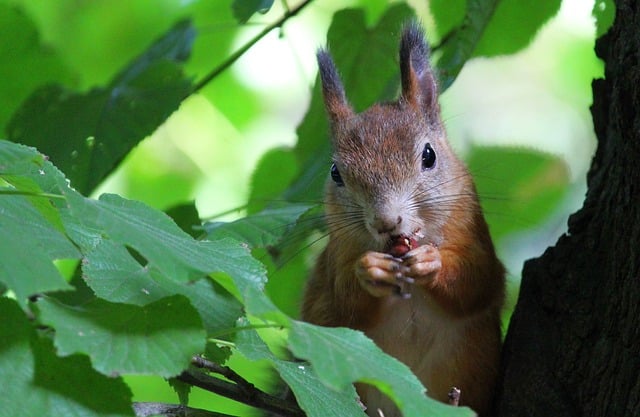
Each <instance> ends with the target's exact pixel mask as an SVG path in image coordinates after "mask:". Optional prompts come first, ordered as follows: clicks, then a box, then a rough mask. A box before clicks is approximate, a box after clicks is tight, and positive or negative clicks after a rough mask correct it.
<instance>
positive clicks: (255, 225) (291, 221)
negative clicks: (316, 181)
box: [205, 204, 312, 248]
mask: <svg viewBox="0 0 640 417" xmlns="http://www.w3.org/2000/svg"><path fill="white" fill-rule="evenodd" d="M311 207H312V206H309V205H302V204H291V205H287V206H284V207H281V208H273V209H265V210H263V211H261V212H260V213H257V214H253V215H249V216H246V217H243V218H241V219H238V220H236V221H233V222H230V223H208V224H205V230H206V231H207V237H208V238H209V239H212V240H217V239H223V238H232V239H235V240H237V241H239V242H244V243H246V244H247V245H249V246H250V247H252V248H267V247H269V246H272V245H274V244H276V243H277V242H278V241H279V240H280V239H281V238H282V237H283V236H284V235H285V234H287V233H288V232H290V231H291V230H292V229H293V228H294V227H295V225H296V221H297V220H298V219H299V218H300V216H302V215H303V214H304V213H305V212H307V211H308V210H309V209H310V208H311Z"/></svg>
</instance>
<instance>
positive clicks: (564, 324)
mask: <svg viewBox="0 0 640 417" xmlns="http://www.w3.org/2000/svg"><path fill="white" fill-rule="evenodd" d="M616 3H617V4H616V8H617V11H616V19H615V22H614V24H613V26H612V28H611V29H610V30H609V32H608V33H607V35H605V36H604V37H602V38H600V39H599V40H598V41H597V44H596V52H597V54H598V56H600V57H601V58H602V59H603V60H604V61H605V79H604V80H596V81H594V83H593V106H592V109H591V111H592V115H593V121H594V126H595V130H596V134H597V136H598V149H597V151H596V154H595V156H594V159H593V161H592V165H591V170H590V172H589V175H588V179H587V180H588V191H587V196H586V199H585V202H584V206H583V207H582V209H580V210H579V211H578V212H577V213H575V214H574V215H572V216H571V218H570V219H569V231H568V233H567V234H566V235H563V236H562V237H560V239H559V240H558V242H557V244H556V245H555V246H554V247H551V248H549V249H547V251H546V252H545V253H544V254H543V255H542V256H541V257H540V258H537V259H533V260H530V261H528V262H527V263H526V264H525V266H524V270H523V275H522V286H521V289H520V296H519V299H518V304H517V306H516V309H515V312H514V314H513V318H512V320H511V324H510V326H509V331H508V334H507V337H506V340H505V345H504V350H503V358H502V359H503V360H502V369H501V378H502V380H501V384H500V387H499V388H498V392H497V397H496V403H495V415H496V416H500V417H515V416H544V417H548V416H553V417H563V416H608V417H610V416H616V417H617V416H640V2H639V1H637V0H619V1H617V2H616Z"/></svg>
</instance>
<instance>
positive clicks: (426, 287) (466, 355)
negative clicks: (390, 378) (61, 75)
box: [301, 21, 505, 417]
mask: <svg viewBox="0 0 640 417" xmlns="http://www.w3.org/2000/svg"><path fill="white" fill-rule="evenodd" d="M317 60H318V66H319V73H320V80H321V83H322V92H323V97H324V104H325V109H326V113H327V115H328V119H329V124H330V133H331V141H332V148H333V163H332V164H331V168H330V174H329V178H328V179H327V182H326V188H325V200H324V207H325V219H326V223H327V227H328V236H329V239H328V243H327V246H326V248H325V249H324V250H323V252H322V253H321V254H320V255H319V258H318V259H317V261H316V264H315V267H314V269H313V271H312V272H311V275H310V277H309V280H308V282H307V284H306V288H305V291H304V295H303V300H302V313H301V316H302V319H303V320H305V321H307V322H310V323H314V324H318V325H322V326H334V327H335V326H345V327H350V328H353V329H357V330H361V331H363V332H364V333H365V334H366V335H367V336H368V337H370V338H371V339H372V340H373V341H374V342H375V343H376V344H377V345H378V346H379V347H380V348H381V349H382V350H383V351H385V352H386V353H388V354H390V355H391V356H394V357H395V358H397V359H398V360H400V361H401V362H403V363H404V364H406V365H407V366H408V367H409V368H410V369H411V370H412V371H413V373H414V374H415V375H416V376H417V377H418V378H419V379H420V381H421V382H422V383H423V385H424V386H425V387H426V388H427V394H428V395H429V396H431V397H432V398H434V399H436V400H439V401H443V402H447V396H448V393H449V391H450V390H451V388H452V387H457V388H459V389H460V390H461V397H460V405H467V406H469V407H471V408H472V409H473V410H474V411H475V412H477V413H479V414H480V415H484V414H486V413H487V412H488V411H489V407H490V404H491V401H492V395H493V389H494V385H495V380H496V377H497V372H498V362H499V357H500V349H501V325H500V323H501V322H500V312H501V308H502V305H503V301H504V291H505V278H504V276H505V269H504V267H503V265H502V263H501V262H500V261H499V260H498V258H497V256H496V253H495V249H494V245H493V242H492V240H491V237H490V235H489V229H488V226H487V223H486V221H485V219H484V216H483V213H482V210H481V207H480V203H479V199H478V195H477V192H476V188H475V185H474V183H473V180H472V178H471V176H470V174H469V172H468V170H467V168H466V167H465V165H464V164H463V163H462V162H461V161H460V160H459V159H458V158H457V157H456V156H455V154H454V153H453V151H452V149H451V147H450V145H449V144H448V142H447V139H446V133H445V130H444V126H443V122H442V119H441V115H440V107H439V104H438V88H437V82H436V77H435V75H434V71H433V70H432V68H431V66H430V63H429V47H428V45H427V43H426V41H425V38H424V33H423V31H422V28H421V26H420V24H419V23H418V22H415V21H412V22H409V23H408V24H406V25H405V27H404V29H403V31H402V35H401V40H400V75H401V88H402V89H401V93H400V97H399V98H398V99H397V101H394V102H390V103H379V104H374V105H373V106H371V107H370V108H369V109H367V110H366V111H364V112H362V113H356V112H355V111H354V110H353V109H352V107H351V106H350V104H349V103H348V101H347V99H346V96H345V92H344V87H343V85H342V81H341V80H340V77H339V75H338V71H337V69H336V67H335V64H334V63H333V60H332V58H331V55H330V54H329V52H328V51H327V50H326V49H321V50H319V51H318V53H317ZM356 388H357V391H358V394H359V396H360V398H361V400H362V402H363V403H364V404H365V405H366V407H367V412H368V413H369V415H371V416H374V415H375V416H378V415H379V414H378V412H379V411H382V412H383V414H384V416H385V417H392V416H399V415H400V412H399V411H398V410H397V408H396V407H395V405H394V404H393V402H392V401H391V400H390V399H388V398H387V397H386V396H385V395H384V394H382V393H381V392H379V391H378V390H376V389H375V388H374V387H372V386H369V385H365V384H360V383H359V384H356Z"/></svg>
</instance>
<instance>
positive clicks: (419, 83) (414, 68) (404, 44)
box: [400, 20, 438, 117]
mask: <svg viewBox="0 0 640 417" xmlns="http://www.w3.org/2000/svg"><path fill="white" fill-rule="evenodd" d="M400 74H401V77H402V96H403V97H404V99H405V100H406V101H407V102H408V103H410V104H411V105H413V106H414V107H416V108H417V109H420V110H421V111H422V112H424V113H426V115H427V116H428V117H431V116H433V115H434V114H436V115H437V113H438V97H437V96H438V86H437V83H436V78H435V75H434V73H433V70H432V69H431V65H430V64H429V46H428V45H427V42H426V40H425V38H424V32H423V30H422V26H420V24H419V23H418V22H417V21H415V20H412V21H410V22H409V23H407V24H406V25H405V27H404V29H403V31H402V38H401V40H400Z"/></svg>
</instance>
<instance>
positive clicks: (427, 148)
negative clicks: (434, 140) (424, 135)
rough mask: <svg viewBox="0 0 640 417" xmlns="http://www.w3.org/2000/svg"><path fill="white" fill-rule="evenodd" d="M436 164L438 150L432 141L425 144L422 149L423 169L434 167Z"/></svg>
mask: <svg viewBox="0 0 640 417" xmlns="http://www.w3.org/2000/svg"><path fill="white" fill-rule="evenodd" d="M435 164H436V151H434V150H433V148H432V147H431V144H430V143H427V144H426V145H424V149H423V151H422V169H423V170H425V169H429V168H433V166H434V165H435Z"/></svg>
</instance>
